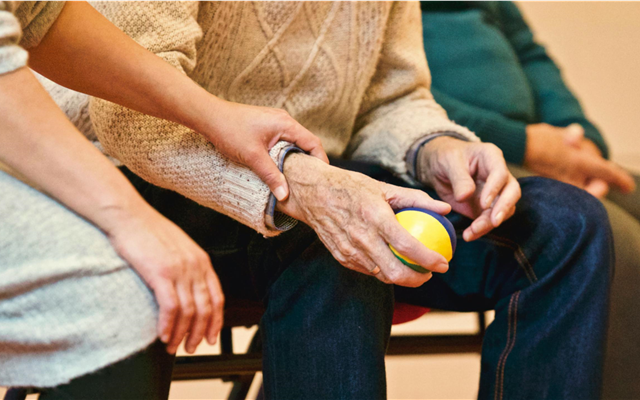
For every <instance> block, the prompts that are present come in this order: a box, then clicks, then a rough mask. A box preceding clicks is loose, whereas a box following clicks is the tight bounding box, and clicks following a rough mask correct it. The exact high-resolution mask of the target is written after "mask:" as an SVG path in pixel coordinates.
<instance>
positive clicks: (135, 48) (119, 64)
mask: <svg viewBox="0 0 640 400" xmlns="http://www.w3.org/2000/svg"><path fill="white" fill-rule="evenodd" d="M29 56H30V61H29V66H30V67H31V68H33V69H34V70H36V71H38V72H39V73H41V74H42V75H44V76H46V77H47V78H49V79H51V80H52V81H54V82H57V83H59V84H61V85H63V86H66V87H68V88H70V89H73V90H76V91H79V92H82V93H86V94H89V95H92V96H96V97H100V98H103V99H105V100H109V101H112V102H114V103H117V104H120V105H122V106H125V107H128V108H131V109H133V110H136V111H139V112H142V113H145V114H149V115H152V116H155V117H158V118H163V119H166V120H169V121H172V122H177V123H180V124H182V125H185V126H187V127H189V128H190V129H193V130H194V131H196V132H199V133H200V134H202V135H203V136H205V137H206V138H207V140H209V141H210V142H211V143H213V144H214V145H215V146H216V148H217V149H218V150H219V151H220V152H222V153H223V154H224V155H226V156H227V157H229V158H230V159H232V160H233V161H236V162H239V163H240V164H243V165H246V166H248V167H249V168H251V169H252V170H253V171H254V172H255V173H256V174H257V175H258V176H259V177H260V178H261V179H262V180H263V181H264V182H265V183H266V184H267V185H269V187H270V189H271V191H272V192H273V193H274V195H276V197H277V198H278V199H279V200H283V199H284V198H286V196H287V195H288V187H287V183H286V180H285V178H284V176H283V175H282V173H280V171H279V170H278V168H277V167H276V165H275V164H274V163H273V161H271V159H270V157H269V155H268V149H270V148H271V147H272V146H273V145H274V144H275V143H277V142H278V141H279V140H285V141H289V142H292V143H295V144H296V145H297V146H298V147H300V148H302V149H303V150H305V151H308V152H309V153H311V154H312V155H313V156H317V157H319V158H320V159H322V160H323V161H326V162H328V160H327V158H326V155H325V153H324V150H323V149H322V144H321V143H320V140H319V139H318V138H317V137H316V136H314V135H313V134H311V132H309V131H308V130H306V129H305V128H304V127H302V126H301V125H300V124H299V123H297V122H296V121H295V120H294V119H293V118H291V117H290V116H289V115H288V114H287V113H286V112H285V111H282V110H276V109H270V108H266V107H255V106H247V105H242V104H238V103H231V102H228V101H224V100H221V99H219V98H217V97H215V96H213V95H211V94H210V93H208V92H207V91H206V90H204V89H203V88H201V87H200V86H199V85H197V84H196V83H195V82H193V81H192V80H191V79H189V78H188V77H187V76H185V75H184V74H183V73H181V72H179V71H178V70H177V69H176V68H174V67H173V66H171V65H169V64H167V63H166V62H164V61H162V60H161V59H160V58H159V57H157V56H156V55H154V54H153V53H151V52H149V51H147V50H146V49H144V48H143V47H142V46H140V45H138V44H137V43H136V42H134V41H133V40H132V39H130V38H129V37H128V36H127V35H125V34H124V33H123V32H122V31H120V30H119V29H118V28H116V27H115V26H114V25H113V24H111V23H110V22H109V21H108V20H107V19H106V18H104V17H103V16H102V15H101V14H100V13H98V12H97V11H96V10H95V9H93V7H91V6H90V5H89V4H88V3H86V2H68V3H67V4H66V5H65V7H64V9H63V11H62V12H61V14H60V16H59V17H58V19H57V20H56V22H55V23H54V24H53V25H52V27H51V29H50V30H49V32H48V33H47V35H46V36H45V37H44V39H43V40H42V41H41V43H40V44H39V45H38V46H37V47H35V48H32V49H30V51H29Z"/></svg>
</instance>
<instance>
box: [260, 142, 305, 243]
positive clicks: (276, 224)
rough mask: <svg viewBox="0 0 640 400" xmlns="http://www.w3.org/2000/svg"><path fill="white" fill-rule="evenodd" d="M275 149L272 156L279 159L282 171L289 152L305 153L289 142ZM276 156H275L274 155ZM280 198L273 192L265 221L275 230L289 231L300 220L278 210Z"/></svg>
mask: <svg viewBox="0 0 640 400" xmlns="http://www.w3.org/2000/svg"><path fill="white" fill-rule="evenodd" d="M273 150H275V152H276V153H277V154H271V158H274V159H277V164H278V169H279V170H280V172H282V168H283V167H284V160H285V159H286V158H287V155H288V154H289V153H304V151H302V149H301V148H299V147H297V146H295V145H292V144H289V145H287V146H285V147H281V148H279V149H276V148H275V147H274V149H272V151H273ZM274 156H275V157H274ZM277 202H278V200H277V199H276V196H274V195H273V193H271V194H270V195H269V201H268V203H267V208H266V210H265V216H264V221H265V225H266V226H267V228H269V229H271V230H273V231H280V232H283V231H288V230H289V229H291V228H293V227H294V226H296V225H297V224H298V221H297V220H296V219H294V218H291V217H290V216H288V215H287V214H284V213H281V212H280V211H276V204H277Z"/></svg>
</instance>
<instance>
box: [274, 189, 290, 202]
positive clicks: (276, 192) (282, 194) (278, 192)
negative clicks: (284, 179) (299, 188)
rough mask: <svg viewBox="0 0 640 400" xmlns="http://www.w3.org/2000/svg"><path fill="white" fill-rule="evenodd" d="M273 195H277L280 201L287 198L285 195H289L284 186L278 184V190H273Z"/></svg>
mask: <svg viewBox="0 0 640 400" xmlns="http://www.w3.org/2000/svg"><path fill="white" fill-rule="evenodd" d="M273 195H274V196H276V199H278V201H282V200H284V199H285V197H287V191H286V190H284V187H283V186H278V187H277V188H276V190H274V191H273Z"/></svg>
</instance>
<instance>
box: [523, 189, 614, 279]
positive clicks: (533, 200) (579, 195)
mask: <svg viewBox="0 0 640 400" xmlns="http://www.w3.org/2000/svg"><path fill="white" fill-rule="evenodd" d="M519 182H520V185H521V187H522V199H521V200H520V202H519V203H518V205H517V208H518V209H519V211H518V213H519V214H521V216H523V217H524V220H522V219H520V221H519V223H522V224H524V225H525V227H523V229H530V230H531V231H532V235H531V237H530V239H531V240H533V241H538V242H542V243H538V244H539V246H535V248H538V249H539V250H541V251H542V252H543V253H542V254H538V256H541V257H548V258H550V259H549V261H550V262H551V263H552V264H556V265H557V264H559V263H563V264H568V265H572V268H573V269H576V268H577V269H580V268H593V269H594V271H591V272H593V273H596V274H597V275H603V274H604V273H605V272H606V275H610V274H611V272H612V271H613V262H612V261H613V251H612V245H613V239H612V234H611V227H610V223H609V217H608V215H607V211H606V209H605V208H604V206H603V205H602V203H601V202H600V201H599V200H598V199H596V198H595V197H593V196H592V195H590V194H588V193H587V192H585V191H584V190H581V189H578V188H577V187H575V186H572V185H568V184H565V183H562V182H559V181H555V180H552V179H547V178H541V177H529V178H523V179H520V180H519ZM577 252H580V253H590V254H591V255H592V256H593V257H594V258H596V259H600V260H601V262H600V263H577V264H578V265H573V264H576V263H575V262H574V261H575V260H576V257H575V255H576V253H577ZM585 272H587V271H582V273H585ZM607 280H608V279H607Z"/></svg>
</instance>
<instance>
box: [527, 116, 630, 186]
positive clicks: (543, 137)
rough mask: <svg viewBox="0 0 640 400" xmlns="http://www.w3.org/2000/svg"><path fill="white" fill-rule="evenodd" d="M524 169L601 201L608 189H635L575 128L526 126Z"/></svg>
mask: <svg viewBox="0 0 640 400" xmlns="http://www.w3.org/2000/svg"><path fill="white" fill-rule="evenodd" d="M524 165H525V166H526V167H527V168H529V169H530V170H531V171H533V172H535V173H537V174H540V175H542V176H546V177H548V178H553V179H557V180H559V181H562V182H565V183H569V184H571V185H574V186H577V187H579V188H581V189H584V190H586V191H587V192H589V193H591V194H592V195H594V196H596V197H598V198H602V197H604V196H605V195H606V194H607V192H608V191H609V187H610V186H614V187H617V188H619V189H620V190H621V191H622V192H624V193H629V192H632V191H633V190H634V189H635V183H634V181H633V178H632V177H631V175H629V173H627V172H626V171H625V170H623V169H622V168H620V167H619V166H617V165H616V164H614V163H613V162H611V161H608V160H605V159H604V158H603V157H602V154H601V153H600V150H599V149H598V147H597V146H596V145H595V144H594V143H593V142H591V141H590V140H589V139H586V138H585V137H584V129H583V128H582V126H580V125H578V124H572V125H569V126H567V127H566V128H561V127H556V126H552V125H548V124H533V125H529V126H527V149H526V153H525V160H524Z"/></svg>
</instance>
